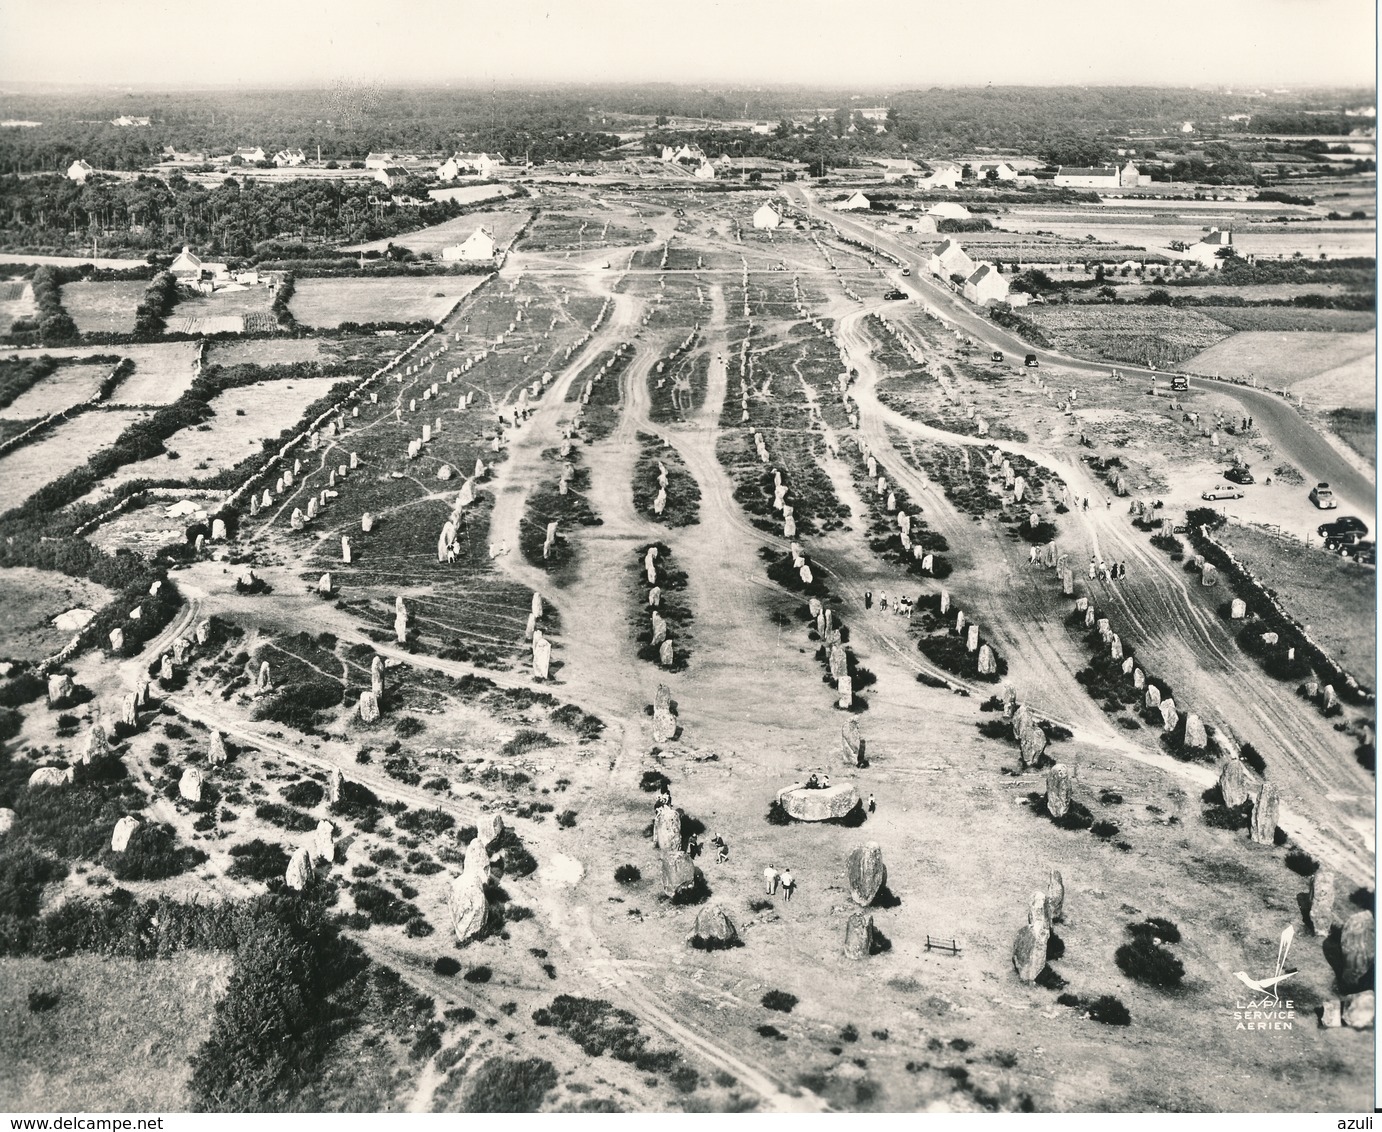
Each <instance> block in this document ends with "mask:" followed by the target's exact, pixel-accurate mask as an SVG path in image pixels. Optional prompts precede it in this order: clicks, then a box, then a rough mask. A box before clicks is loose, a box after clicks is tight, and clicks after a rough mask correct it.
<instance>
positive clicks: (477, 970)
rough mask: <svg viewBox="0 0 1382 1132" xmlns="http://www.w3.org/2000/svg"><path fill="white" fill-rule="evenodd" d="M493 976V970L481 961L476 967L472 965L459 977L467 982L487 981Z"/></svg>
mask: <svg viewBox="0 0 1382 1132" xmlns="http://www.w3.org/2000/svg"><path fill="white" fill-rule="evenodd" d="M493 976H494V972H493V971H492V970H490V969H489V968H488V967H486V966H485V965H484V964H483V963H482V964H480V965H479V966H478V967H472V968H471V969H470V970H469V971H467V972H466V973H465V974H464V975H462V976H461V978H463V979H464V980H465V981H466V982H468V983H487V982H489V981H490V979H491V978H493Z"/></svg>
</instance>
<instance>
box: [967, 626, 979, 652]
mask: <svg viewBox="0 0 1382 1132" xmlns="http://www.w3.org/2000/svg"><path fill="white" fill-rule="evenodd" d="M978 647H979V626H978V625H971V626H970V627H969V632H968V635H967V636H966V637H965V651H966V652H974V651H975V650H976V649H978Z"/></svg>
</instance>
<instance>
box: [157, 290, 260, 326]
mask: <svg viewBox="0 0 1382 1132" xmlns="http://www.w3.org/2000/svg"><path fill="white" fill-rule="evenodd" d="M273 297H274V293H273V291H272V290H271V289H270V288H268V287H262V286H261V287H240V288H235V287H223V288H221V289H220V290H218V291H216V292H215V293H213V294H210V295H195V296H189V297H187V298H184V299H181V300H179V302H178V305H177V306H175V307H174V308H173V310H172V313H171V314H169V315H168V320H167V326H166V328H165V329H166V332H167V333H169V334H174V333H177V334H222V333H225V332H227V331H228V332H230V333H232V334H239V333H241V332H243V331H245V330H254V331H263V330H271V329H273V328H274V327H275V326H276V325H277V322H276V320H275V319H274V317H273V315H272V313H271V312H270V310H269V306H270V304H271V303H272V302H273Z"/></svg>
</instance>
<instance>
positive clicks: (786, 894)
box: [782, 869, 797, 904]
mask: <svg viewBox="0 0 1382 1132" xmlns="http://www.w3.org/2000/svg"><path fill="white" fill-rule="evenodd" d="M796 888H797V878H796V877H794V876H793V875H792V870H791V869H783V870H782V895H783V898H784V899H785V900H786V901H787V903H788V904H790V903H791V902H792V893H793V892H795V891H796Z"/></svg>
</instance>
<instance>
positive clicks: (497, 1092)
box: [461, 1057, 557, 1112]
mask: <svg viewBox="0 0 1382 1132" xmlns="http://www.w3.org/2000/svg"><path fill="white" fill-rule="evenodd" d="M556 1085H557V1071H556V1069H555V1068H553V1066H552V1063H551V1062H550V1061H545V1060H543V1059H542V1058H540V1057H529V1058H524V1059H523V1060H521V1061H519V1060H516V1059H513V1058H507V1057H495V1058H491V1059H490V1060H489V1061H486V1062H485V1063H484V1064H483V1065H482V1066H480V1068H479V1069H477V1070H476V1071H475V1073H474V1075H473V1076H472V1077H471V1079H470V1087H469V1088H467V1089H466V1091H465V1094H464V1095H463V1096H462V1098H461V1111H462V1112H536V1111H537V1110H538V1109H539V1108H541V1107H542V1102H543V1100H544V1099H545V1098H546V1096H547V1094H548V1093H549V1092H551V1091H552V1089H554V1088H556Z"/></svg>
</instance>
